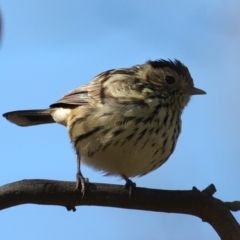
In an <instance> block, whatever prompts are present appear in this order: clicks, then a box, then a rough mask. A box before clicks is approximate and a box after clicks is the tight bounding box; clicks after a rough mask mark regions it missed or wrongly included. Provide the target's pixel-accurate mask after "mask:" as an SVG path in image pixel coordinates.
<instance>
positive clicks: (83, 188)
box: [76, 153, 89, 198]
mask: <svg viewBox="0 0 240 240" xmlns="http://www.w3.org/2000/svg"><path fill="white" fill-rule="evenodd" d="M80 165H81V157H80V155H79V153H77V174H76V177H77V183H76V190H79V189H80V188H81V193H82V198H83V197H84V194H85V192H86V184H88V183H89V180H88V178H84V177H83V175H82V172H81V169H80ZM80 186H81V187H80Z"/></svg>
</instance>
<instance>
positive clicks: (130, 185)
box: [122, 174, 136, 197]
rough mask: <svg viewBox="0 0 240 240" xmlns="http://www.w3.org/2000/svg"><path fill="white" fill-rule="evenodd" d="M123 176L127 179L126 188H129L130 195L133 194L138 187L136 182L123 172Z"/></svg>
mask: <svg viewBox="0 0 240 240" xmlns="http://www.w3.org/2000/svg"><path fill="white" fill-rule="evenodd" d="M122 178H123V179H124V180H125V181H126V184H125V186H124V188H125V189H127V190H128V194H129V197H131V196H132V193H133V190H134V189H135V188H136V183H135V182H133V181H132V180H130V179H129V178H128V177H127V176H125V175H124V174H122Z"/></svg>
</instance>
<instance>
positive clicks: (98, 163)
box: [3, 59, 205, 193]
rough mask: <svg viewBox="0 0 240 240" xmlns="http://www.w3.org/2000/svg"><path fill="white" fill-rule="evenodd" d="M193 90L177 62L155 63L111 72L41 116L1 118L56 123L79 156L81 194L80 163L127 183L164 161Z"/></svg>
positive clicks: (185, 70)
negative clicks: (63, 129) (61, 126)
mask: <svg viewBox="0 0 240 240" xmlns="http://www.w3.org/2000/svg"><path fill="white" fill-rule="evenodd" d="M196 94H205V92H204V91H203V90H200V89H198V88H195V87H194V84H193V79H192V77H191V75H190V73H189V71H188V68H187V67H186V66H185V65H183V64H182V63H181V62H180V61H178V60H174V61H170V60H162V59H161V60H156V61H148V62H146V63H145V64H142V65H136V66H133V67H131V68H120V69H113V70H109V71H106V72H103V73H101V74H99V75H97V76H96V77H95V78H94V79H93V80H92V82H90V83H89V84H87V85H83V86H81V87H79V88H76V89H74V90H72V91H70V92H68V93H67V94H66V95H65V96H63V97H62V98H61V99H60V100H59V101H57V102H56V103H53V104H52V105H50V108H48V109H44V110H23V111H14V112H8V113H5V114H3V116H4V117H6V118H7V119H8V120H9V121H10V122H13V123H15V124H17V125H19V126H32V125H37V124H45V123H54V122H57V123H60V124H62V125H64V126H66V127H67V128H68V132H69V136H70V138H71V141H72V144H73V147H74V149H75V150H76V153H77V156H78V158H77V159H78V161H77V162H78V170H77V187H78V188H80V184H81V189H82V192H83V193H84V192H85V182H86V179H85V178H84V177H83V175H82V173H81V171H80V163H81V162H83V163H85V164H86V165H88V166H90V167H92V168H94V169H96V170H99V171H101V172H104V173H105V174H106V175H114V176H121V177H122V178H123V179H125V180H126V187H127V188H130V189H131V188H132V186H134V183H133V182H132V181H131V180H130V179H129V178H131V177H135V176H143V175H145V174H147V173H149V172H151V171H153V170H155V169H157V168H159V167H160V166H161V165H162V164H163V163H164V162H166V161H167V159H168V158H169V156H170V155H171V154H172V152H173V151H174V149H175V146H176V143H177V139H178V136H179V134H180V132H181V114H182V111H183V109H184V107H185V106H186V105H187V103H188V102H189V100H190V97H191V96H192V95H196Z"/></svg>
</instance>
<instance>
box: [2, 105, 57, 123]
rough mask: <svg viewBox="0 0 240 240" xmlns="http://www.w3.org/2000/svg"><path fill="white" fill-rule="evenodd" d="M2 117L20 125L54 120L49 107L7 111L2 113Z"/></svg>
mask: <svg viewBox="0 0 240 240" xmlns="http://www.w3.org/2000/svg"><path fill="white" fill-rule="evenodd" d="M3 117H5V118H6V119H7V120H8V121H10V122H12V123H15V124H17V125H18V126H21V127H27V126H33V125H38V124H46V123H54V122H55V121H54V120H53V118H52V116H51V112H50V110H49V109H39V110H20V111H13V112H7V113H4V114H3Z"/></svg>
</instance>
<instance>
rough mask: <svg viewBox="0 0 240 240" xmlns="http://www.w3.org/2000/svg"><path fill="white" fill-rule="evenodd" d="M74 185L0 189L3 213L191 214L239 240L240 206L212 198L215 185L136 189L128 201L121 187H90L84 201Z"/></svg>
mask: <svg viewBox="0 0 240 240" xmlns="http://www.w3.org/2000/svg"><path fill="white" fill-rule="evenodd" d="M75 186H76V183H75V182H63V181H53V180H22V181H18V182H14V183H10V184H6V185H4V186H2V187H0V210H3V209H5V208H9V207H13V206H16V205H20V204H27V203H34V204H42V205H59V206H64V207H66V208H67V209H68V210H73V211H75V210H76V209H75V206H81V205H94V206H104V207H117V208H125V209H138V210H145V211H155V212H167V213H182V214H190V215H193V216H197V217H199V218H201V219H202V220H203V221H205V222H208V223H209V224H211V225H212V227H213V228H214V229H215V230H216V232H217V233H218V235H219V236H220V237H221V239H224V240H225V239H240V226H239V224H238V222H237V221H236V220H235V218H234V217H233V215H232V214H231V212H230V210H229V209H231V210H234V211H236V210H239V208H240V206H239V202H233V203H224V202H222V201H221V200H219V199H216V198H214V197H212V194H213V193H214V192H215V191H216V189H215V187H214V185H213V184H211V185H210V186H208V187H207V188H206V189H204V190H203V191H199V190H198V189H197V188H195V187H194V188H193V189H192V190H189V191H170V190H157V189H147V188H136V189H134V191H133V194H132V196H131V197H130V198H129V195H128V191H127V190H126V189H124V188H123V186H120V185H110V184H95V183H90V184H89V185H88V186H87V192H86V194H85V196H84V198H83V199H82V195H81V191H76V190H75Z"/></svg>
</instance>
